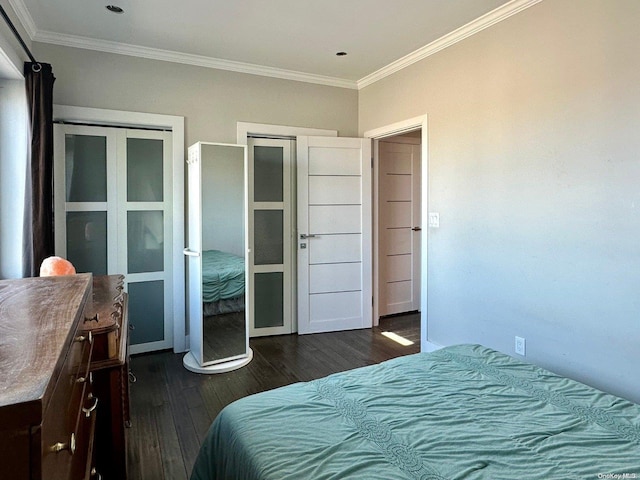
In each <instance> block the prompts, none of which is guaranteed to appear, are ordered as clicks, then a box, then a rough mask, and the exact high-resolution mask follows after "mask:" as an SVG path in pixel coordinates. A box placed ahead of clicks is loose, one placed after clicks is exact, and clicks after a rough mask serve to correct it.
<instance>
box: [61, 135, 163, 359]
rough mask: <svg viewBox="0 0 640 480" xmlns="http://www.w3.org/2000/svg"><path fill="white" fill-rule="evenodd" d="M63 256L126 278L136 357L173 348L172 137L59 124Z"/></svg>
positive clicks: (81, 267)
mask: <svg viewBox="0 0 640 480" xmlns="http://www.w3.org/2000/svg"><path fill="white" fill-rule="evenodd" d="M54 130H55V139H54V150H55V154H54V185H55V235H56V254H57V255H59V256H61V257H64V258H67V259H68V260H69V261H70V262H71V263H73V265H74V266H75V267H76V271H77V272H79V273H81V272H91V273H93V274H94V275H106V274H117V273H121V274H125V289H126V290H127V291H128V293H129V320H130V324H131V325H132V328H133V330H132V331H131V335H130V344H131V353H141V352H147V351H152V350H158V349H164V348H171V347H172V346H173V338H172V332H173V322H172V311H173V305H172V295H171V291H172V282H173V279H172V259H171V241H170V239H171V238H172V233H173V232H172V222H173V218H172V188H173V185H172V182H173V175H172V174H171V171H172V164H171V134H170V132H158V131H145V130H126V129H120V128H108V127H93V126H75V125H55V127H54Z"/></svg>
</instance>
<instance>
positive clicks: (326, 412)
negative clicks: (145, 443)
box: [191, 345, 640, 480]
mask: <svg viewBox="0 0 640 480" xmlns="http://www.w3.org/2000/svg"><path fill="white" fill-rule="evenodd" d="M624 474H626V475H627V476H622V475H624ZM607 475H610V476H607ZM614 475H619V476H617V477H616V476H614ZM633 475H635V476H633ZM518 478H519V479H545V480H550V479H562V480H566V479H598V478H640V405H636V404H633V403H631V402H629V401H626V400H623V399H621V398H618V397H615V396H613V395H610V394H606V393H603V392H600V391H598V390H596V389H594V388H591V387H588V386H586V385H583V384H581V383H578V382H576V381H573V380H570V379H567V378H564V377H561V376H558V375H555V374H553V373H550V372H548V371H546V370H543V369H541V368H538V367H535V366H533V365H530V364H527V363H523V362H520V361H518V360H516V359H513V358H511V357H509V356H507V355H504V354H501V353H499V352H496V351H494V350H491V349H488V348H485V347H483V346H480V345H457V346H452V347H447V348H444V349H441V350H438V351H436V352H432V353H419V354H415V355H409V356H406V357H400V358H397V359H393V360H389V361H387V362H384V363H381V364H379V365H373V366H369V367H363V368H359V369H355V370H351V371H348V372H343V373H338V374H334V375H331V376H329V377H326V378H323V379H320V380H315V381H311V382H306V383H297V384H293V385H288V386H286V387H282V388H278V389H275V390H271V391H267V392H262V393H259V394H255V395H252V396H249V397H245V398H242V399H240V400H238V401H236V402H234V403H232V404H230V405H228V406H227V407H225V408H224V409H223V410H222V411H221V412H220V414H219V415H218V417H217V418H216V419H215V420H214V422H213V424H212V425H211V428H210V430H209V432H208V434H207V437H206V439H205V441H204V442H203V444H202V446H201V449H200V453H199V455H198V457H197V459H196V462H195V465H194V467H193V471H192V475H191V480H222V479H224V480H230V479H247V480H250V479H251V480H258V479H261V480H266V479H273V480H276V479H277V480H294V479H295V480H301V479H314V480H323V479H335V480H338V479H340V480H343V479H360V480H376V479H380V480H392V479H441V480H442V479H448V480H454V479H487V480H500V479H505V480H506V479H509V480H512V479H518Z"/></svg>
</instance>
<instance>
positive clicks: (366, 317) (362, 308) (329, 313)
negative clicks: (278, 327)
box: [297, 137, 372, 334]
mask: <svg viewBox="0 0 640 480" xmlns="http://www.w3.org/2000/svg"><path fill="white" fill-rule="evenodd" d="M297 147H298V148H297V157H298V158H297V160H298V162H297V163H298V236H297V247H298V332H299V333H301V334H304V333H318V332H331V331H338V330H350V329H356V328H367V327H371V325H372V317H371V303H372V297H371V283H372V282H371V279H372V277H371V143H370V140H369V139H361V138H332V137H298V143H297Z"/></svg>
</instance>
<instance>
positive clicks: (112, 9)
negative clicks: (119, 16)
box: [105, 5, 124, 13]
mask: <svg viewBox="0 0 640 480" xmlns="http://www.w3.org/2000/svg"><path fill="white" fill-rule="evenodd" d="M105 8H106V9H107V10H109V11H110V12H112V13H124V10H123V9H122V8H120V7H119V6H117V5H107V6H106V7H105Z"/></svg>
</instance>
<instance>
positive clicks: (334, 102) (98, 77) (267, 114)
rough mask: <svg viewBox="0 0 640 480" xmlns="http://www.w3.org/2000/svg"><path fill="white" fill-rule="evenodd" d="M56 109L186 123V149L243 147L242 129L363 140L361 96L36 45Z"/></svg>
mask: <svg viewBox="0 0 640 480" xmlns="http://www.w3.org/2000/svg"><path fill="white" fill-rule="evenodd" d="M34 49H35V53H36V57H37V58H38V59H39V60H41V61H43V62H47V63H51V64H52V65H53V72H54V75H55V76H56V83H55V86H54V103H57V104H63V105H74V106H81V107H94V108H106V109H113V110H127V111H134V112H145V113H159V114H165V115H179V116H184V117H185V137H186V144H187V145H191V144H192V143H195V142H197V141H207V142H226V143H235V142H236V122H238V121H243V122H255V123H271V124H278V125H292V126H300V127H314V128H327V129H334V130H338V131H339V134H340V135H341V136H353V135H356V134H357V122H358V119H357V117H358V107H357V102H358V93H357V91H355V90H350V89H344V88H336V87H327V86H322V85H314V84H308V83H302V82H294V81H289V80H280V79H274V78H268V77H261V76H256V75H247V74H243V73H235V72H227V71H223V70H215V69H211V68H203V67H195V66H189V65H182V64H176V63H170V62H161V61H157V60H147V59H142V58H136V57H130V56H125V55H115V54H110V53H103V52H95V51H90V50H83V49H76V48H68V47H60V46H55V45H47V44H42V43H34Z"/></svg>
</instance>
